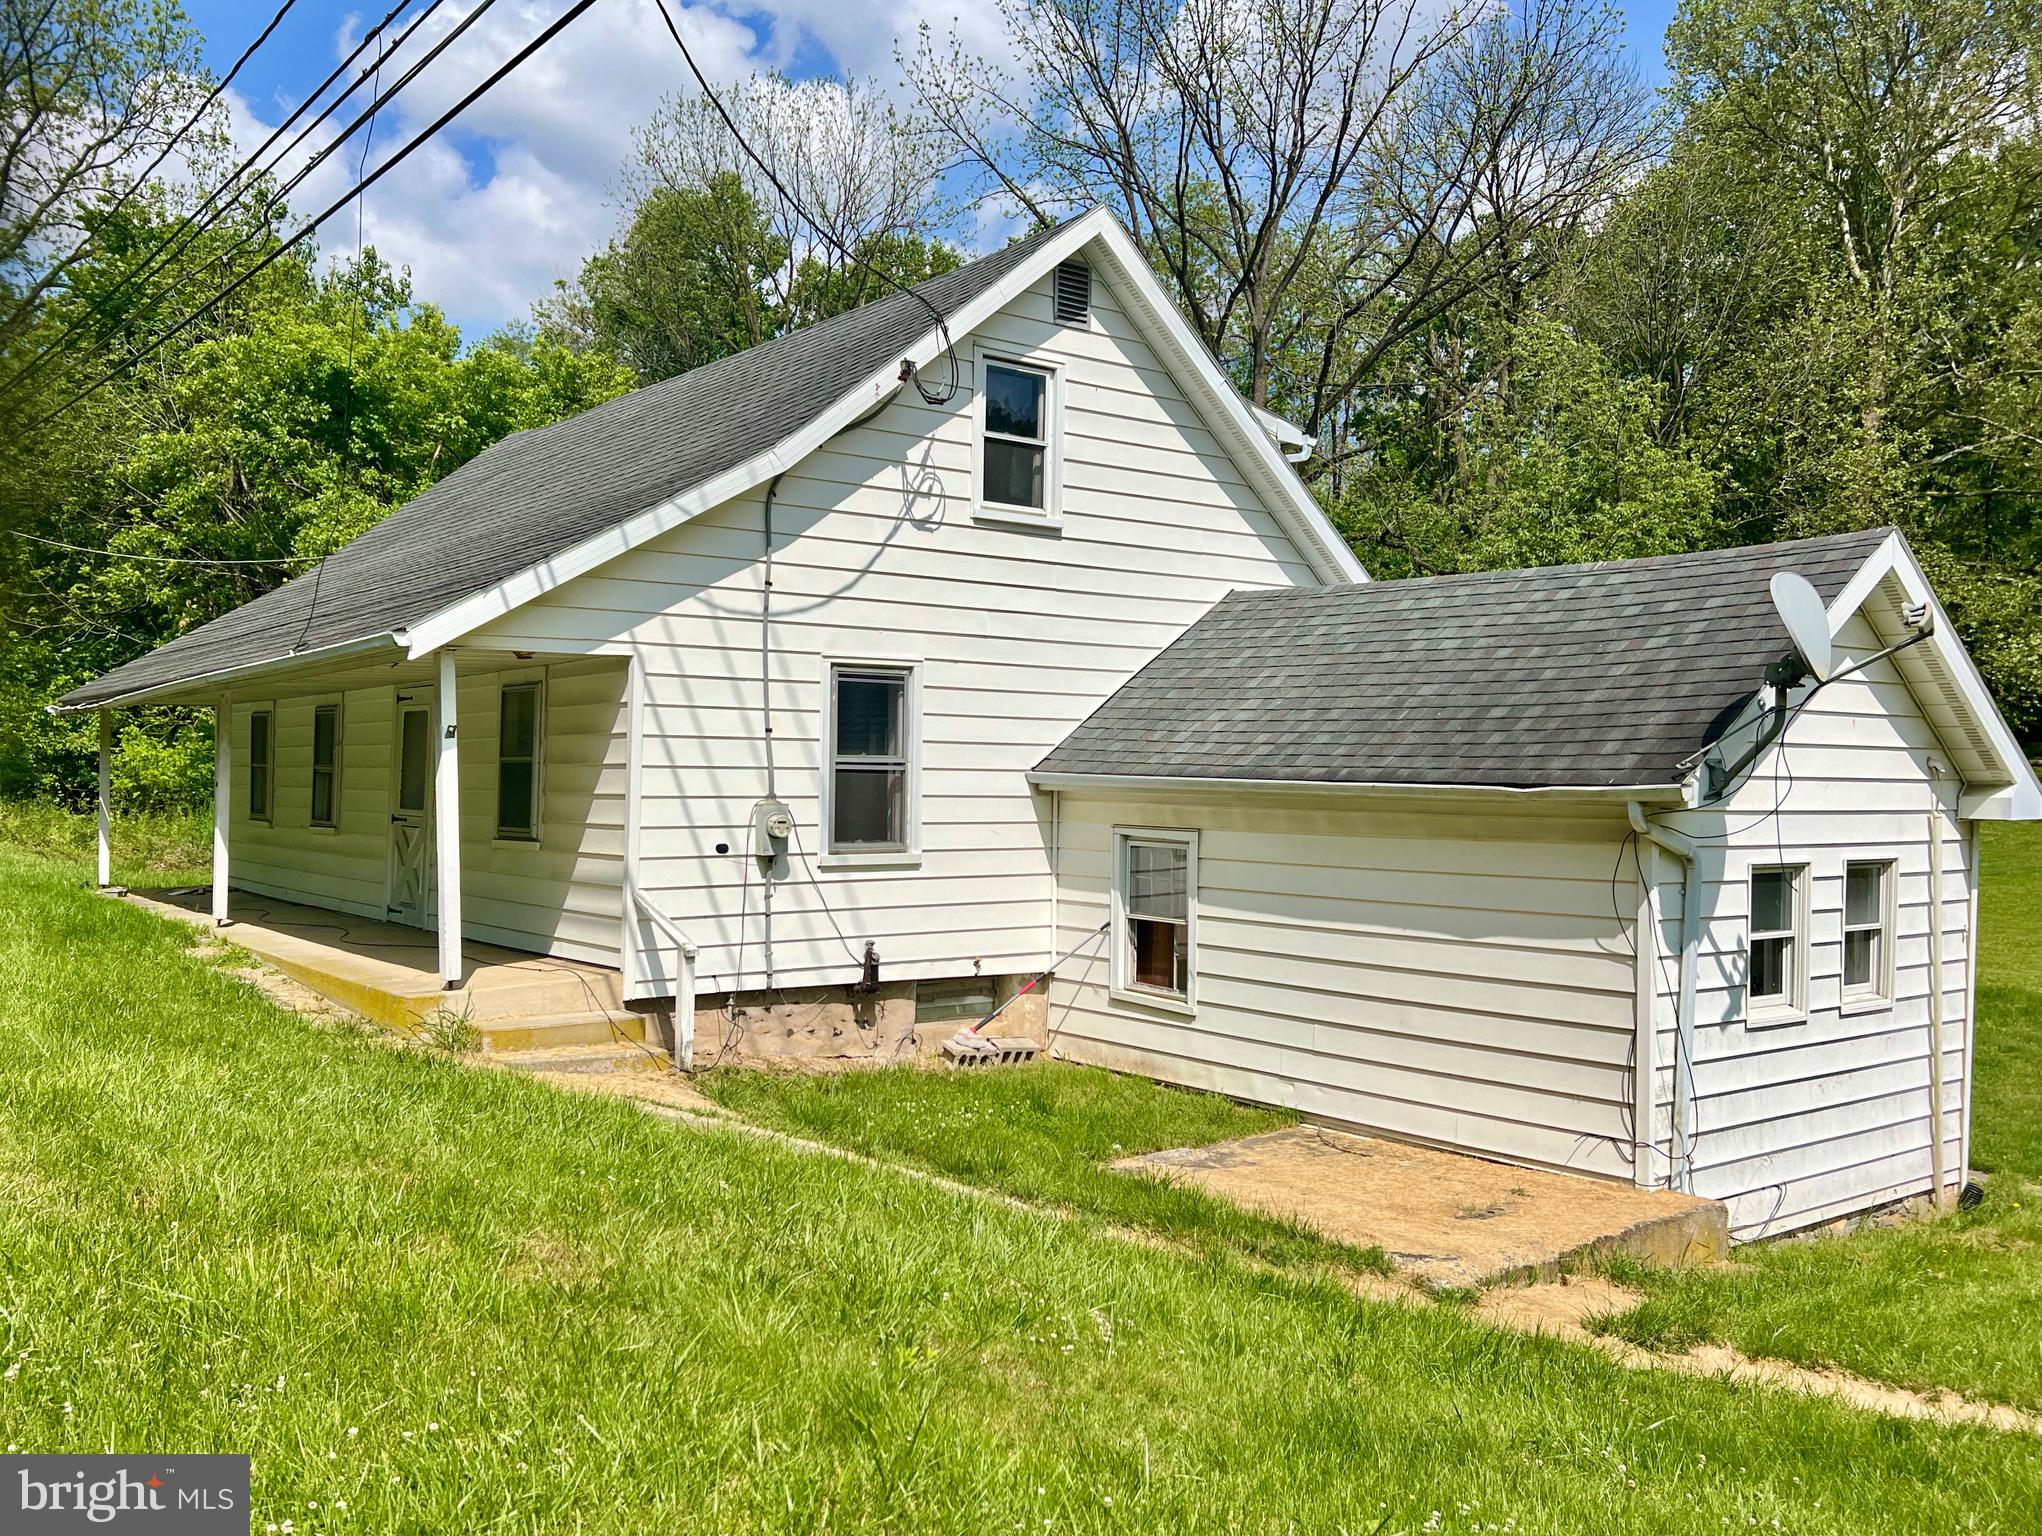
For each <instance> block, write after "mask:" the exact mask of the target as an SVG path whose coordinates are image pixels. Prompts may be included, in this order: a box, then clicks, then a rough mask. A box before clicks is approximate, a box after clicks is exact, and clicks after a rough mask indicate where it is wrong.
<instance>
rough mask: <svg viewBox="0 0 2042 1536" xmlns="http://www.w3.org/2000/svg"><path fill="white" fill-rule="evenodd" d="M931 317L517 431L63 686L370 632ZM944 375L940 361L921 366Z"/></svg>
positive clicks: (971, 272)
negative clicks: (253, 588)
mask: <svg viewBox="0 0 2042 1536" xmlns="http://www.w3.org/2000/svg"><path fill="white" fill-rule="evenodd" d="M1053 233H1054V231H1053V230H1043V231H1040V232H1038V233H1036V234H1033V235H1030V236H1028V237H1027V238H1025V239H1022V240H1017V241H1015V242H1014V243H1013V244H1011V245H1008V246H1006V247H1004V248H1002V249H1001V250H999V251H996V252H994V253H993V254H992V255H990V256H987V257H985V258H984V259H982V260H980V261H975V262H972V263H970V264H968V265H966V266H963V267H959V268H958V269H957V270H956V271H954V272H946V273H944V274H943V275H942V276H940V277H935V278H931V279H930V280H929V281H927V282H925V283H922V284H919V285H918V286H917V291H918V292H919V293H921V294H922V295H923V296H924V297H925V298H926V299H927V300H928V301H929V303H930V304H933V305H935V306H936V307H937V308H938V309H939V310H941V311H943V312H944V313H945V314H946V315H948V314H952V313H954V312H955V311H956V310H957V309H958V308H959V307H961V306H963V305H965V304H968V303H970V302H971V301H972V300H973V299H974V298H976V297H978V296H979V295H980V294H982V293H984V292H985V291H986V290H987V289H989V288H991V287H992V286H993V285H994V284H996V283H997V282H999V281H1000V279H1001V278H1003V277H1004V276H1006V274H1007V273H1009V272H1010V271H1012V270H1013V269H1014V267H1015V266H1017V265H1018V264H1019V263H1021V262H1022V261H1024V260H1025V259H1026V258H1027V257H1028V256H1029V255H1030V254H1031V253H1032V252H1033V251H1034V250H1035V249H1036V247H1037V246H1038V245H1039V244H1040V243H1041V242H1042V241H1043V240H1045V239H1047V238H1048V237H1049V236H1050V235H1051V234H1053ZM930 324H931V320H930V315H929V311H928V309H927V308H926V307H924V305H923V304H921V303H920V302H918V301H917V300H915V299H913V298H910V297H908V296H907V295H906V294H903V293H892V294H889V295H887V296H886V297H885V298H881V299H876V300H874V301H873V302H871V303H869V304H866V305H863V306H861V307H860V308H858V309H855V310H852V311H850V312H849V313H847V314H843V315H839V316H837V317H835V318H834V319H831V320H825V321H823V322H821V323H820V324H816V325H811V326H807V327H805V328H803V329H802V330H799V331H795V332H793V333H791V334H789V335H786V336H782V337H778V338H776V339H774V340H772V341H768V342H766V343H764V344H762V345H760V346H756V347H753V348H751V349H750V350H749V351H745V352H740V353H738V354H736V355H735V356H732V357H726V358H723V359H720V360H719V361H717V362H713V363H709V364H706V365H705V366H703V367H701V368H697V369H694V370H693V371H692V372H689V373H685V374H682V375H681V376H680V377H678V378H673V379H668V380H665V381H664V382H662V383H659V384H651V385H647V386H646V387H645V388H643V389H638V390H633V391H632V392H631V393H630V394H628V395H622V396H619V397H618V398H617V399H615V400H611V401H609V402H607V403H606V404H603V405H599V406H596V407H595V408H593V409H592V410H587V411H584V412H582V413H581V414H580V415H578V416H571V417H569V418H568V419H566V420H565V421H560V422H555V423H554V424H553V425H551V426H547V427H536V428H533V429H531V430H529V431H524V432H518V433H514V434H512V435H511V436H510V437H507V438H505V439H504V440H503V441H501V442H499V443H497V444H495V445H494V446H492V447H490V448H488V449H487V450H485V451H484V452H482V453H479V454H477V455H476V456H475V457H474V458H473V459H470V460H469V461H468V462H467V463H466V464H464V465H462V466H461V467H460V468H459V469H457V470H455V471H454V472H453V473H452V474H450V475H448V476H447V477H446V478H445V479H444V480H442V481H440V482H439V483H438V484H437V485H434V486H433V487H432V488H431V489H430V490H427V491H425V492H424V493H423V494H422V495H419V496H417V497H415V498H414V499H413V500H411V501H410V502H408V503H407V504H405V505H404V506H402V507H400V508H399V509H398V510H397V511H395V512H393V513H392V514H391V515H390V516H389V517H387V518H386V519H384V520H383V521H382V522H380V523H378V524H377V525H376V526H375V527H374V528H371V529H369V530H368V532H366V533H364V534H362V536H361V537H360V538H357V539H356V540H354V541H353V542H352V543H350V544H349V545H347V547H346V548H344V549H342V550H340V551H338V552H337V553H335V554H334V555H332V556H331V557H330V558H329V559H328V560H327V561H326V562H325V566H324V568H323V569H322V570H319V571H317V572H316V573H315V572H307V573H306V574H305V575H302V576H299V577H296V578H294V579H293V580H292V581H290V582H288V583H286V584H285V585H284V586H281V587H279V588H277V589H276V590H275V591H273V592H270V593H267V594H265V595H264V596H262V597H259V598H257V599H256V600H255V601H253V602H251V603H246V604H244V605H242V606H241V607H239V608H236V609H235V610H233V611H232V612H231V613H226V614H222V615H221V616H220V617H219V618H217V619H214V620H212V621H211V622H209V623H207V624H204V625H201V626H200V627H199V628H197V629H194V630H192V631H190V632H189V633H188V634H184V635H180V636H179V637H178V638H177V639H175V640H172V641H169V642H167V643H166V644H164V645H160V646H158V647H157V648H156V649H155V650H153V651H150V652H148V653H147V654H145V655H143V656H140V657H138V658H137V659H135V660H134V661H131V662H128V663H127V664H126V665H124V666H121V667H116V668H115V669H114V670H113V671H111V672H108V673H106V674H105V675H104V676H102V677H99V678H97V679H95V680H94V681H92V682H90V683H86V684H84V685H83V686H81V687H78V688H74V689H73V690H72V691H71V692H69V693H67V694H65V695H64V696H63V698H62V699H61V700H59V703H61V704H63V705H65V706H68V707H74V708H75V707H80V706H85V705H91V704H98V703H104V702H106V701H108V700H111V699H117V698H121V697H124V696H126V695H128V694H131V693H136V692H139V691H141V690H143V689H148V688H159V687H164V686H168V685H175V684H178V683H182V682H187V681H196V680H197V679H200V678H203V677H207V676H210V675H212V674H214V673H216V672H220V671H224V670H227V669H230V668H238V667H245V666H249V665H254V664H260V663H263V662H268V661H281V660H285V659H287V658H288V657H290V656H292V655H294V654H297V653H299V652H303V651H310V650H319V649H323V648H326V647H329V646H335V645H346V644H349V643H351V642H355V641H361V640H369V639H373V638H374V637H376V636H378V635H383V634H388V633H390V632H392V631H394V630H398V629H403V628H406V627H408V626H410V625H413V624H416V623H419V622H420V621H422V620H424V619H427V618H430V617H431V616H432V615H433V614H436V613H438V612H440V611H441V610H443V609H445V608H448V607H450V606H452V605H453V604H454V603H457V602H459V601H461V600H462V599H463V598H466V597H470V596H473V595H474V594H476V593H478V592H486V591H488V590H490V589H491V588H492V587H495V586H496V585H497V584H498V583H500V582H502V581H505V580H507V579H509V578H510V577H512V576H515V575H516V574H517V573H518V572H520V571H523V570H526V569H529V568H530V567H531V566H534V565H536V564H538V563H539V562H540V561H542V560H546V559H550V558H552V557H553V556H556V555H559V554H561V553H563V552H564V551H566V550H568V549H570V548H572V547H573V546H574V545H576V544H578V543H580V542H581V541H582V540H583V539H586V538H589V537H591V536H593V535H595V534H598V533H601V532H603V531H604V530H605V529H608V528H613V527H615V526H616V525H617V524H619V523H621V522H623V521H624V520H625V519H627V518H629V517H632V516H633V515H635V514H637V513H639V512H643V511H645V510H646V509H647V508H649V507H654V506H657V505H658V504H659V503H660V502H662V501H665V500H667V499H668V498H669V497H673V496H677V495H680V494H681V493H682V492H684V491H687V490H689V489H691V488H693V487H694V486H697V485H700V484H702V483H703V482H704V481H706V480H709V479H712V478H714V477H715V476H716V475H719V474H722V473H723V472H724V471H726V470H728V469H732V468H735V467H736V466H737V465H740V464H743V463H746V462H747V461H749V460H751V459H753V458H755V457H757V456H758V455H759V454H761V453H764V452H766V451H767V450H768V449H770V448H772V447H773V446H774V445H776V444H778V443H779V442H781V441H783V440H784V439H785V438H787V437H788V436H789V435H791V434H792V433H795V432H797V431H799V430H801V428H803V427H805V426H807V425H808V424H809V423H810V422H812V421H813V420H815V418H816V417H818V416H820V415H821V414H822V413H823V412H824V411H825V410H827V409H828V408H829V407H830V406H831V405H833V404H835V403H836V401H838V400H839V399H841V398H842V397H843V396H844V394H845V393H846V392H847V391H849V390H851V389H853V388H855V387H856V386H857V385H858V384H859V383H860V382H861V381H863V380H864V379H866V378H868V377H870V376H871V375H872V374H874V373H875V372H877V371H878V370H879V369H880V368H882V367H884V366H885V365H886V364H887V363H888V362H889V361H890V360H896V359H898V358H900V357H901V356H902V355H903V354H904V353H905V352H906V350H907V348H908V347H909V346H911V345H912V344H913V343H914V342H915V341H916V340H918V339H919V338H920V337H922V336H924V335H926V334H927V333H928V331H929V328H930ZM930 372H931V376H932V381H933V382H940V381H941V379H942V377H943V373H942V370H941V367H940V365H939V366H938V367H937V368H932V369H931V370H930Z"/></svg>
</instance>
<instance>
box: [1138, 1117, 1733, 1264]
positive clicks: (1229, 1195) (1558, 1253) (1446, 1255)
mask: <svg viewBox="0 0 2042 1536" xmlns="http://www.w3.org/2000/svg"><path fill="white" fill-rule="evenodd" d="M1113 1166H1114V1167H1116V1168H1119V1169H1123V1170H1126V1171H1129V1172H1140V1173H1149V1174H1155V1175H1158V1176H1160V1177H1162V1178H1166V1179H1170V1180H1173V1181H1181V1182H1184V1183H1189V1184H1195V1185H1197V1186H1198V1187H1199V1188H1200V1189H1203V1190H1206V1191H1207V1192H1209V1193H1211V1194H1214V1195H1218V1196H1219V1197H1221V1198H1222V1199H1225V1200H1230V1201H1232V1202H1233V1203H1234V1204H1236V1205H1242V1206H1246V1207H1248V1208H1250V1209H1252V1210H1258V1211H1262V1212H1265V1213H1267V1214H1269V1215H1272V1216H1281V1217H1288V1218H1291V1219H1293V1220H1296V1221H1298V1222H1301V1223H1302V1224H1304V1225H1305V1226H1308V1227H1311V1228H1314V1229H1315V1230H1317V1231H1319V1232H1323V1233H1324V1234H1325V1235H1326V1236H1328V1237H1332V1238H1337V1239H1339V1240H1340V1241H1342V1242H1346V1243H1352V1244H1354V1245H1355V1246H1356V1247H1360V1248H1367V1247H1379V1248H1381V1249H1382V1250H1383V1251H1384V1252H1385V1253H1387V1254H1388V1255H1389V1256H1390V1257H1391V1258H1392V1259H1393V1260H1395V1261H1396V1263H1397V1265H1398V1267H1399V1268H1400V1269H1401V1270H1403V1271H1404V1272H1405V1273H1406V1274H1409V1275H1410V1276H1411V1277H1412V1278H1413V1279H1415V1280H1417V1281H1419V1282H1420V1283H1421V1284H1424V1285H1429V1286H1469V1285H1480V1284H1483V1283H1485V1282H1487V1281H1491V1280H1496V1279H1500V1278H1511V1279H1517V1278H1530V1277H1534V1276H1537V1277H1544V1276H1550V1275H1552V1274H1555V1273H1557V1272H1558V1270H1559V1267H1560V1264H1561V1262H1562V1261H1563V1260H1566V1259H1572V1258H1576V1257H1585V1256H1587V1255H1589V1254H1594V1253H1611V1252H1616V1253H1628V1254H1631V1255H1633V1256H1635V1257H1637V1258H1641V1259H1646V1260H1649V1261H1651V1262H1653V1263H1657V1264H1689V1263H1709V1262H1711V1261H1714V1260H1717V1259H1721V1258H1723V1257H1724V1256H1725V1254H1727V1253H1728V1251H1729V1245H1730V1232H1729V1223H1728V1218H1727V1216H1726V1215H1725V1212H1724V1209H1723V1207H1722V1205H1721V1204H1720V1203H1718V1202H1717V1201H1714V1200H1698V1199H1696V1198H1695V1197H1694V1196H1692V1195H1676V1194H1673V1193H1671V1192H1668V1191H1664V1190H1652V1191H1648V1190H1641V1189H1637V1188H1634V1187H1633V1186H1631V1185H1629V1184H1617V1183H1613V1182H1611V1181H1609V1180H1606V1179H1591V1178H1587V1177H1585V1176H1580V1175H1574V1174H1565V1173H1543V1172H1540V1171H1538V1170H1536V1169H1531V1168H1517V1167H1513V1166H1511V1165H1509V1164H1506V1163H1492V1162H1488V1161H1486V1160H1484V1159H1482V1158H1479V1157H1469V1156H1467V1155H1465V1154H1462V1153H1456V1152H1440V1151H1435V1150H1433V1149H1432V1148H1429V1147H1417V1146H1411V1145H1409V1144H1408V1143H1405V1142H1397V1141H1383V1140H1378V1139H1376V1138H1374V1137H1370V1136H1356V1135H1350V1134H1348V1133H1347V1132H1344V1131H1332V1130H1325V1129H1322V1128H1321V1127H1318V1126H1311V1125H1298V1126H1291V1127H1288V1128H1287V1129H1284V1130H1281V1131H1271V1132H1269V1133H1267V1134H1266V1135H1262V1136H1249V1137H1246V1138H1244V1139H1242V1140H1240V1141H1223V1142H1220V1143H1218V1144H1217V1145H1215V1146H1210V1147H1178V1148H1172V1149H1171V1150H1169V1151H1165V1152H1152V1153H1150V1154H1148V1155H1147V1156H1145V1157H1131V1158H1127V1159H1125V1160H1124V1161H1121V1162H1118V1163H1115V1164H1114V1165H1113Z"/></svg>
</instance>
